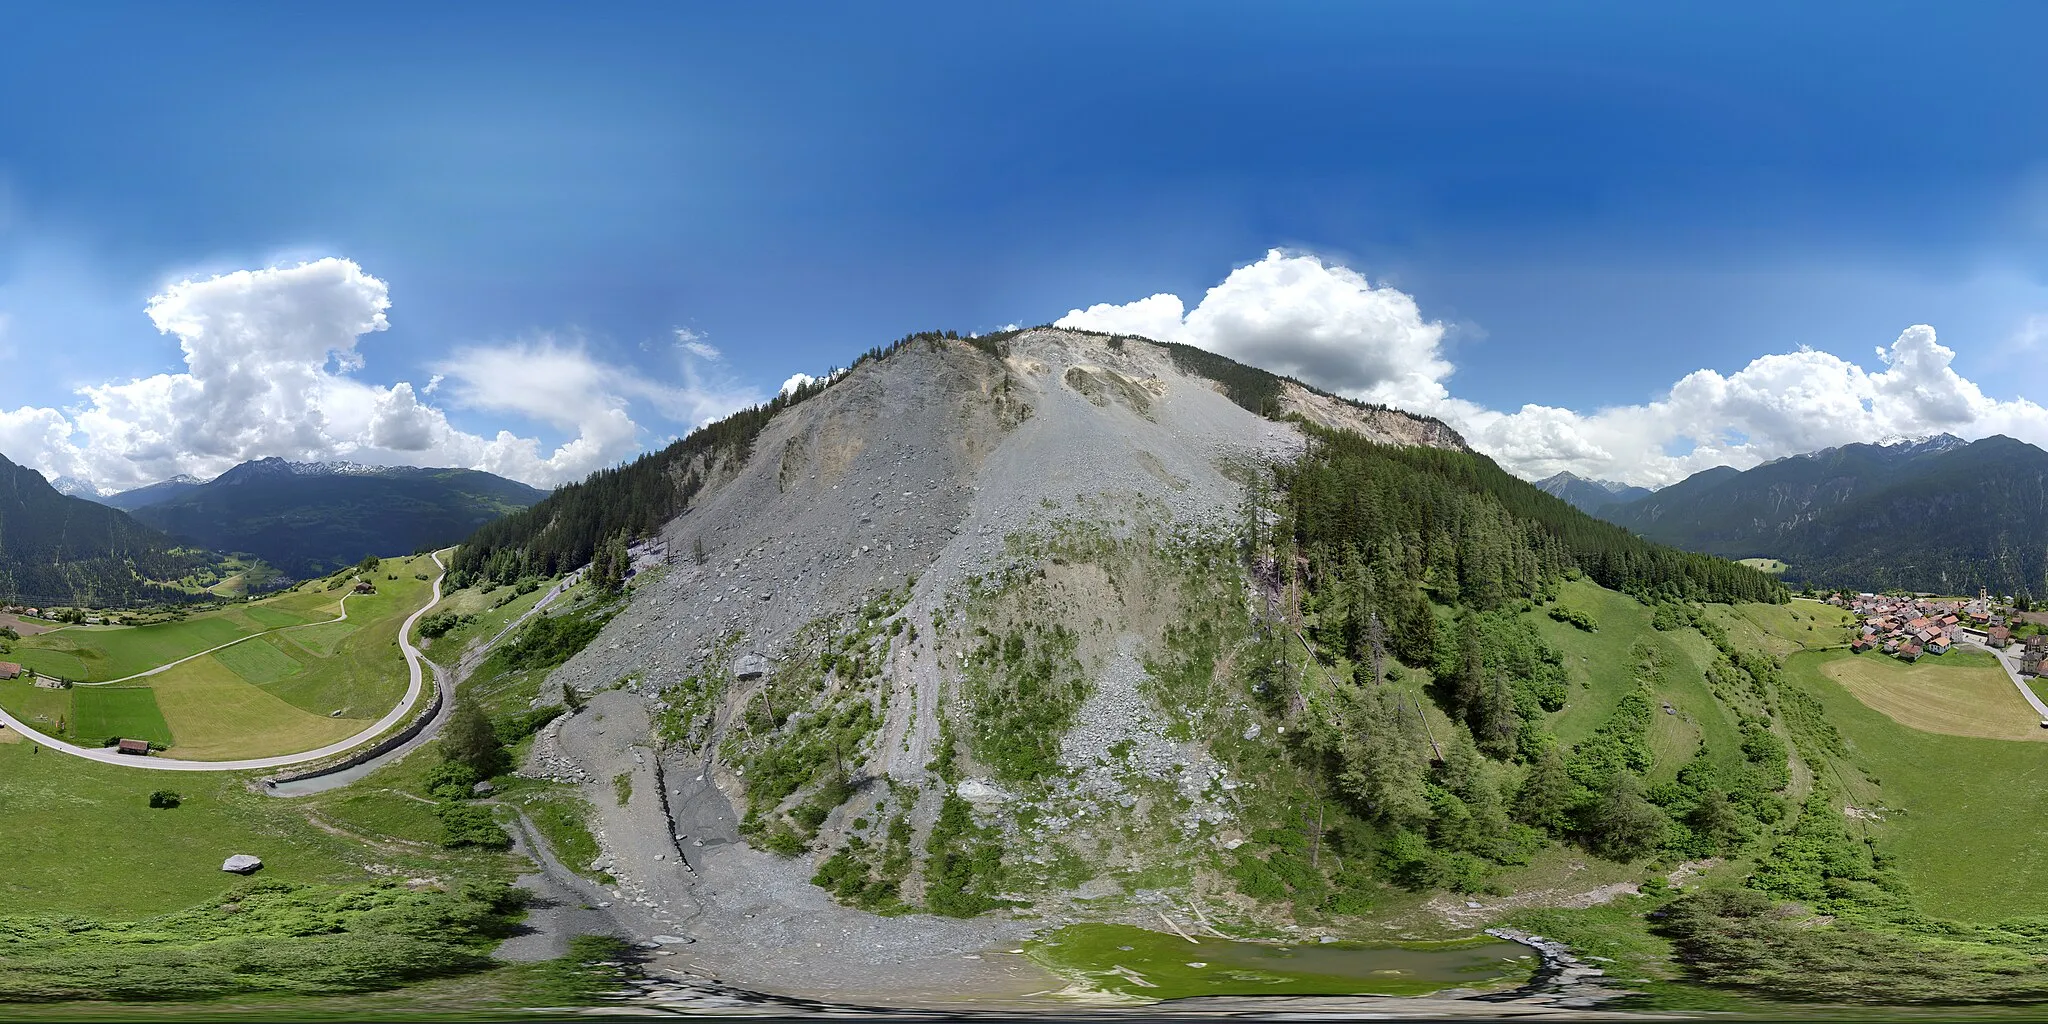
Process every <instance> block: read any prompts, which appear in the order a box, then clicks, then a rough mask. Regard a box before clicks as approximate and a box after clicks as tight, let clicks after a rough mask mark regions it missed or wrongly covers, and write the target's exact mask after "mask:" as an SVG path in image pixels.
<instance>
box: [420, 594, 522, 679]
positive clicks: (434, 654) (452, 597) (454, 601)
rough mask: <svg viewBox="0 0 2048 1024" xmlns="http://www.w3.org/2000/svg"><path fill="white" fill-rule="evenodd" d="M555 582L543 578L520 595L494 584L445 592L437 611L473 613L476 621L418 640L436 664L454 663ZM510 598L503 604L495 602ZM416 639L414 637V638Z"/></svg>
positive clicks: (492, 635)
mask: <svg viewBox="0 0 2048 1024" xmlns="http://www.w3.org/2000/svg"><path fill="white" fill-rule="evenodd" d="M554 585H555V581H553V580H543V581H542V582H541V584H540V587H539V589H537V590H534V591H532V592H531V593H526V594H520V593H517V592H516V591H515V590H514V589H513V588H511V587H496V588H493V589H491V590H457V591H455V592H453V593H451V594H448V595H446V597H445V598H444V599H443V601H442V603H441V607H440V609H438V610H440V611H446V612H452V613H454V614H456V615H472V616H475V621H473V622H470V623H467V624H465V625H462V626H458V627H456V628H454V629H451V630H449V631H448V632H447V633H445V634H443V635H441V636H438V637H435V638H434V639H433V640H431V641H427V642H425V643H421V644H420V647H421V649H422V650H424V651H426V653H427V657H429V658H431V659H433V660H434V661H435V662H436V663H438V664H442V665H448V666H451V667H452V666H454V665H455V663H456V662H459V661H461V660H462V656H463V655H464V654H465V653H467V652H468V650H469V649H470V647H471V646H472V645H475V644H479V643H482V642H483V641H486V640H489V639H490V638H491V637H494V636H496V635H498V631H499V630H501V629H504V628H505V624H506V623H508V622H511V621H512V620H513V619H516V618H518V617H519V616H521V615H524V614H526V612H527V609H530V608H532V607H533V606H534V605H536V604H539V603H540V599H541V598H542V597H545V596H547V592H548V591H549V590H550V589H552V588H553V587H554ZM508 597H509V598H510V600H509V601H507V602H506V603H505V604H502V605H500V604H498V602H499V601H504V600H506V598H508ZM415 642H417V638H415Z"/></svg>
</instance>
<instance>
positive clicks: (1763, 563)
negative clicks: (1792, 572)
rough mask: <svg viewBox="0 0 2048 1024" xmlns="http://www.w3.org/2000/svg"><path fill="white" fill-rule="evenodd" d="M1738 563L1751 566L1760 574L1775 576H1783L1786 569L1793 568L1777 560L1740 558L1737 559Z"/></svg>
mask: <svg viewBox="0 0 2048 1024" xmlns="http://www.w3.org/2000/svg"><path fill="white" fill-rule="evenodd" d="M1736 561H1738V562H1741V563H1742V564H1743V565H1746V566H1749V567H1750V568H1752V569H1755V570H1756V571H1758V572H1767V573H1770V574H1771V575H1773V576H1781V575H1783V574H1784V572H1785V570H1786V569H1789V568H1791V566H1788V565H1786V564H1785V563H1783V562H1780V561H1778V560H1777V559H1775V558H1738V559H1736Z"/></svg>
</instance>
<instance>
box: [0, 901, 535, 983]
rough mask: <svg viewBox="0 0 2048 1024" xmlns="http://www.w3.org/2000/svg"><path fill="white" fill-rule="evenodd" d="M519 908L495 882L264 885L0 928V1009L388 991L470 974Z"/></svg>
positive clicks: (7, 921)
mask: <svg viewBox="0 0 2048 1024" xmlns="http://www.w3.org/2000/svg"><path fill="white" fill-rule="evenodd" d="M522 903H523V900H522V898H521V894H520V893H519V891H518V890H516V889H512V888H510V887H509V886H503V885H473V886H464V887H462V888H461V889H459V890H457V891H441V890H436V889H420V890H413V889H408V888H406V887H405V886H402V885H395V884H377V885H356V886H303V885H294V884H290V883H284V882H278V881H272V880H265V881H261V882H253V883H250V884H247V885H244V886H241V887H238V888H236V889H234V890H232V891H230V892H228V893H227V894H225V896H223V897H216V898H214V899H211V900H208V901H206V902H205V903H204V904H202V905H200V906H198V907H195V908H192V909H190V910H183V911H178V912H176V913H172V914H166V915H164V916H162V917H157V918H152V919H149V920H146V921H138V922H103V921H94V920H88V919H82V918H77V917H68V916H67V917H9V918H0V936H5V941H4V942H0V1002H9V1003H39V1002H56V1001H68V1000H121V1001H131V1002H134V1001H162V1000H199V999H220V998H225V997H230V996H239V995H253V994H262V993H274V994H290V995H331V994H339V993H350V992H369V991H376V990H379V989H389V988H396V987H398V986H400V985H403V984H405V983H408V982H412V981H419V980H423V979H426V978H433V977H443V976H448V975H454V974H463V973H468V972H472V971H477V970H482V969H485V968H488V967H489V966H491V964H492V961H491V959H490V956H489V952H490V948H491V946H493V945H495V944H496V943H497V942H498V941H499V940H500V939H502V938H503V937H504V936H506V935H509V934H511V932H512V929H513V926H514V915H516V913H517V912H518V910H519V908H520V906H521V905H522Z"/></svg>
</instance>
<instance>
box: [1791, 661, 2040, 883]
mask: <svg viewBox="0 0 2048 1024" xmlns="http://www.w3.org/2000/svg"><path fill="white" fill-rule="evenodd" d="M1945 657H1946V658H1951V659H1953V658H1957V657H1958V655H1957V654H1950V655H1946V656H1945ZM1978 657H1981V658H1984V659H1985V660H1986V661H1988V660H1989V656H1987V655H1979V656H1978ZM1932 661H1934V659H1925V660H1923V662H1922V663H1921V664H1919V665H1914V666H1910V667H1909V666H1905V665H1901V664H1899V663H1898V662H1895V661H1890V660H1889V659H1886V660H1882V661H1880V660H1878V659H1874V658H1870V657H1868V656H1865V657H1862V658H1858V657H1856V656H1854V655H1849V654H1840V653H1830V654H1822V655H1809V656H1802V657H1799V658H1795V659H1793V660H1792V662H1791V663H1790V664H1789V665H1788V667H1787V672H1788V675H1790V676H1791V678H1792V680H1793V681H1794V682H1795V683H1796V684H1798V685H1802V686H1805V687H1808V688H1810V689H1811V690H1812V691H1813V692H1814V693H1815V694H1816V695H1817V696H1819V698H1820V699H1821V701H1822V703H1823V704H1825V706H1826V708H1827V716H1828V720H1829V721H1830V722H1833V723H1834V724H1835V726H1836V727H1837V728H1839V729H1840V730H1841V732H1842V736H1843V738H1844V741H1845V746H1846V748H1847V750H1848V753H1849V759H1850V760H1851V761H1852V762H1853V763H1854V764H1856V765H1858V766H1860V767H1861V768H1862V769H1863V771H1864V772H1865V773H1867V774H1865V775H1863V777H1861V778H1858V777H1857V774H1850V775H1849V776H1848V778H1849V779H1850V780H1851V784H1850V785H1849V786H1848V787H1846V788H1847V789H1848V792H1847V794H1846V795H1847V797H1848V799H1849V800H1850V801H1851V802H1853V803H1854V804H1855V805H1856V806H1857V809H1858V814H1857V815H1856V816H1855V817H1853V818H1851V819H1849V820H1850V821H1851V823H1852V824H1853V826H1854V830H1855V831H1856V832H1857V833H1858V834H1859V835H1866V836H1869V837H1870V838H1871V839H1872V840H1874V841H1875V842H1877V843H1878V845H1879V847H1880V848H1881V849H1884V850H1886V851H1887V852H1888V853H1889V854H1890V855H1891V856H1892V857H1894V858H1895V863H1896V864H1897V870H1898V873H1899V875H1900V876H1901V877H1902V878H1903V879H1904V881H1905V882H1906V883H1907V884H1908V885H1910V886H1911V888H1912V889H1913V891H1915V892H1916V893H1918V894H1920V895H1921V896H1922V898H1923V902H1924V903H1925V904H1926V906H1927V907H1928V909H1929V911H1930V912H1936V913H1939V914H1941V915H1943V916H1952V917H1956V918H1959V919H1962V920H1965V921H1972V922H1994V921H2000V920H2004V919H2007V918H2014V917H2021V916H2026V915H2034V914H2043V915H2048V846H2044V845H2043V844H2042V842H2041V837H2040V832H2039V830H2038V828H2037V827H2036V826H2035V824H2034V823H2037V822H2040V821H2043V820H2048V757H2044V753H2048V751H2044V749H2043V748H2042V747H2041V746H2040V745H2039V742H2038V741H2039V740H2040V739H2041V737H2040V735H2039V734H2041V733H2043V732H2048V730H2043V729H2041V728H2040V726H2039V724H2038V723H2037V722H2036V721H2035V719H2036V717H2037V716H2035V715H2034V714H2033V712H2032V709H2031V708H2029V707H2028V706H2027V705H2026V704H2025V703H2024V702H2023V701H2021V700H2020V698H2019V695H2018V694H2017V693H2016V692H2015V691H2014V690H2013V687H2012V684H2011V683H2010V682H2009V681H2007V680H2006V679H2005V677H2004V673H2003V672H2002V671H1999V670H1997V669H1996V668H1992V667H1989V666H1984V665H1975V666H1973V665H1970V664H1967V663H1957V664H1949V663H1946V662H1935V663H1933V664H1929V662H1932ZM1852 667H1853V668H1854V669H1856V674H1855V675H1853V676H1850V675H1848V674H1846V673H1845V672H1844V669H1847V668H1852ZM1992 672H1996V673H1997V676H1996V678H1995V679H1994V678H1991V677H1990V673H1992ZM1880 673H1881V674H1883V675H1885V676H1892V677H1894V678H1893V679H1891V680H1887V682H1886V685H1887V686H1889V687H1892V688H1895V689H1903V688H1906V687H1913V688H1916V689H1922V690H1924V691H1928V692H1929V693H1930V699H1931V700H1932V699H1939V698H1938V695H1939V694H1940V693H1941V691H1942V690H1944V689H1950V688H1960V687H1972V688H1973V692H1974V687H1976V686H1979V685H1981V686H1982V692H1983V693H1984V694H1985V695H1986V696H1987V697H1995V698H1997V699H1998V700H1999V704H1998V705H1997V707H1998V708H2000V709H2002V710H2003V711H2004V712H2006V713H2007V714H2006V717H2008V718H2009V719H2010V721H2011V722H2012V723H2013V726H2012V729H2011V732H2012V733H2014V734H2016V736H2017V737H2023V738H2024V739H2025V740H2029V741H2034V742H2020V741H2017V740H2016V739H1987V738H1978V737H1972V736H1963V735H1944V734H1943V733H1944V732H1945V731H1947V730H1940V731H1936V730H1931V729H1928V728H1926V726H1929V725H1944V726H1952V725H1953V724H1954V721H1955V720H1954V719H1953V718H1951V717H1949V716H1948V715H1946V714H1944V715H1943V716H1942V717H1940V718H1938V719H1931V720H1922V721H1921V722H1920V726H1921V727H1919V728H1915V727H1913V726H1912V725H1909V724H1905V723H1903V722H1901V721H1898V720H1896V719H1895V718H1894V717H1892V716H1891V715H1889V714H1887V713H1885V712H1884V711H1881V710H1878V709H1874V708H1872V707H1871V706H1869V704H1868V703H1866V700H1865V699H1859V696H1858V695H1857V694H1856V693H1852V692H1851V690H1850V689H1849V688H1847V687H1845V686H1844V685H1843V684H1842V683H1841V682H1840V681H1838V680H1839V679H1843V678H1849V679H1854V680H1855V681H1856V682H1855V684H1854V685H1857V686H1864V685H1867V680H1869V679H1870V678H1872V677H1873V676H1876V675H1878V674H1880ZM1992 682H1996V683H1997V684H1998V686H1996V687H1994V686H1991V685H1990V684H1991V683H1992ZM1886 706H1887V707H1889V706H1890V705H1886ZM1923 706H1924V705H1923ZM1906 707H1908V708H1911V707H1913V706H1912V705H1906ZM1935 707H1938V708H1939V707H1941V705H1935ZM1943 710H1946V709H1945V708H1944V709H1943ZM1902 717H1903V716H1902ZM1995 721H1996V719H1995V718H1993V717H1990V716H1988V715H1985V716H1978V717H1976V718H1974V719H1972V724H1973V725H1974V727H1978V728H1986V729H1987V730H1988V728H1989V725H1990V723H1992V722H1995Z"/></svg>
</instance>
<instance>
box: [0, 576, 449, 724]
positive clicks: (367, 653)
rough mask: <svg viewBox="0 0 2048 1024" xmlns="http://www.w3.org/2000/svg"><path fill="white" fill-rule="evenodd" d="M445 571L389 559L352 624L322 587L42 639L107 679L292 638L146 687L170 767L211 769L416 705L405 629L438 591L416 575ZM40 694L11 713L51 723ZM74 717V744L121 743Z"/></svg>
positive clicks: (3, 696)
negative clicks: (220, 645) (205, 764)
mask: <svg viewBox="0 0 2048 1024" xmlns="http://www.w3.org/2000/svg"><path fill="white" fill-rule="evenodd" d="M433 568H434V566H433V562H432V561H431V560H430V559H428V558H427V557H426V556H420V557H417V558H408V559H390V560H387V561H386V562H385V563H384V565H383V566H382V567H380V569H379V571H378V572H376V573H373V574H371V575H372V581H373V582H374V583H375V584H376V585H377V592H376V593H375V594H361V595H355V596H351V597H350V598H349V599H348V614H349V619H348V621H346V622H322V621H320V619H321V618H323V616H321V615H318V614H315V613H317V612H318V611H320V609H322V608H323V607H324V608H327V609H329V610H330V612H332V611H333V610H334V609H335V602H336V601H338V600H339V595H340V593H341V591H340V590H339V589H337V590H334V591H329V590H327V589H326V584H323V583H319V582H317V581H316V582H315V583H314V584H311V585H309V586H305V587H301V588H298V589H294V590H291V591H286V592H284V593H283V594H280V595H278V596H276V597H274V598H271V599H269V600H266V601H264V602H262V603H260V604H254V605H248V606H244V607H236V608H230V609H224V610H222V611H220V612H209V613H206V614H205V615H202V616H195V617H194V618H192V619H190V620H187V621H184V622H174V623H164V624H162V625H156V626H137V627H112V628H104V629H87V630H83V631H78V630H67V631H65V632H62V633H56V634H47V635H45V636H41V637H37V638H36V639H37V640H38V641H41V642H44V643H46V644H48V643H52V642H57V641H60V640H61V641H62V642H63V643H66V644H69V645H71V650H72V651H73V652H78V653H71V654H67V653H65V652H60V651H56V650H53V649H50V648H48V647H45V648H43V649H40V650H39V651H38V652H37V653H38V655H39V656H41V657H47V658H56V657H72V658H80V659H83V658H84V657H87V656H90V657H91V658H92V659H93V661H92V663H93V664H95V665H98V666H100V669H97V670H95V672H96V674H100V675H105V674H107V673H109V672H114V671H130V670H133V671H140V670H141V669H143V668H152V667H155V666H154V665H149V664H140V663H138V662H137V661H136V660H135V659H137V658H140V657H142V656H143V655H144V654H145V653H148V652H154V653H155V654H156V655H160V656H163V657H166V658H168V659H170V660H176V659H177V658H181V657H186V656H188V655H190V654H191V653H192V651H193V650H197V649H204V648H205V647H208V646H213V645H214V644H215V643H216V642H223V641H219V638H220V637H227V638H228V639H233V638H234V637H236V636H245V637H250V636H253V634H254V633H256V632H258V631H261V630H265V629H272V628H277V627H279V626H283V627H288V628H283V629H279V630H278V631H277V632H274V633H268V634H266V635H263V636H253V638H252V639H247V640H244V641H243V642H241V643H238V644H236V645H234V646H232V647H228V648H226V649H224V650H219V651H215V652H213V653H211V654H207V655H204V656H201V657H197V658H192V659H191V660H189V661H185V662H183V663H182V664H179V665H177V666H176V667H174V668H171V669H168V670H166V671H164V672H161V673H158V674H157V675H153V676H146V677H143V678H142V679H139V680H137V681H136V685H137V686H138V687H146V688H147V689H146V690H143V691H142V693H144V694H150V695H153V697H154V701H153V706H154V707H155V708H157V709H158V710H159V711H160V720H161V725H160V726H158V731H157V732H156V733H151V734H149V735H147V736H146V737H140V738H148V739H154V740H158V741H159V742H164V743H167V744H168V745H169V746H170V750H169V756H172V757H177V758H185V759H191V760H202V761H203V760H232V759H236V758H244V757H268V756H273V755H277V754H289V753H294V752H297V751H301V750H310V749H313V748H315V747H320V746H324V745H326V744H328V743H332V742H335V741H337V740H341V739H345V738H347V737H349V736H351V735H354V734H355V733H357V732H360V731H361V730H362V729H364V728H365V727H367V726H368V725H370V724H371V723H373V722H375V721H376V720H377V719H378V718H379V717H381V716H382V715H383V714H384V713H385V712H387V711H389V710H390V709H391V708H392V706H393V705H395V704H396V703H397V702H398V701H399V699H400V698H401V697H403V696H404V694H405V689H406V685H407V682H408V679H409V676H408V674H407V672H406V669H405V659H404V656H403V654H402V653H401V652H400V650H399V647H398V629H399V626H400V625H401V624H402V623H403V622H404V620H405V618H406V616H408V615H410V614H412V612H413V611H414V610H416V609H418V608H419V606H420V605H421V604H423V603H425V601H426V600H427V597H428V595H429V593H430V592H431V589H432V584H431V582H430V581H427V580H420V579H417V578H416V576H418V575H420V574H429V575H431V574H432V571H433ZM302 623H303V625H302ZM65 638H69V639H65ZM24 660H25V661H26V660H27V659H24ZM138 665H139V667H138ZM28 689H29V688H28V687H26V686H23V687H20V688H19V689H10V688H5V687H0V704H4V706H6V707H7V708H9V709H10V710H12V711H14V712H15V713H16V714H22V715H24V716H25V717H30V718H32V717H33V715H32V714H31V712H34V713H41V714H44V715H48V714H49V709H48V708H45V707H40V706H38V707H36V708H33V709H32V708H31V707H30V705H29V704H28V703H27V702H28V701H29V700H30V699H31V695H30V694H29V693H27V692H26V691H27V690H28ZM94 689H95V688H93V687H84V686H81V687H76V688H74V689H73V690H72V691H71V693H72V694H75V695H78V696H74V697H71V698H68V699H70V700H72V701H74V702H80V701H84V700H91V699H94V698H88V697H85V696H83V695H85V694H88V693H91V692H93V690H94ZM39 692H42V693H49V692H51V691H39ZM128 699H129V700H130V701H131V702H132V703H138V704H139V701H138V700H137V699H136V698H133V697H131V698H128ZM44 703H45V704H48V703H49V701H48V700H46V699H45V700H44ZM337 712H338V714H337ZM63 713H64V714H66V715H73V716H75V717H77V718H78V719H80V720H81V721H80V722H76V723H67V724H71V725H72V729H71V731H70V733H69V734H70V735H72V736H75V737H79V738H81V739H82V740H83V741H85V742H98V741H99V740H100V739H103V738H104V737H105V736H107V735H117V734H120V733H121V731H120V730H113V731H109V732H104V733H103V732H100V731H97V730H98V729H99V728H100V727H99V726H98V725H97V724H93V725H92V726H91V728H89V729H88V726H87V724H86V723H84V722H83V721H82V720H83V719H84V717H85V715H86V708H85V705H84V704H83V703H78V704H77V710H76V711H75V712H73V711H72V710H71V709H69V708H67V709H65V711H64V712H63ZM51 720H54V719H51ZM145 724H153V723H145ZM81 729H85V730H87V731H79V730H81ZM173 741H175V742H173Z"/></svg>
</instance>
